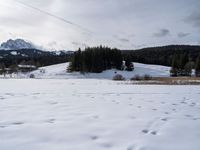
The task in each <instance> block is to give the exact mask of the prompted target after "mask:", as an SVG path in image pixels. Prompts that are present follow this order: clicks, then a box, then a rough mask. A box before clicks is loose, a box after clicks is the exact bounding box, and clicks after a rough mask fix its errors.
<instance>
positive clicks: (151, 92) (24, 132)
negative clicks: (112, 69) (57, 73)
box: [0, 79, 200, 150]
mask: <svg viewBox="0 0 200 150" xmlns="http://www.w3.org/2000/svg"><path fill="white" fill-rule="evenodd" d="M0 83H1V87H0V118H1V120H0V149H2V150H13V149H15V150H27V149H29V150H36V149H37V150H44V149H48V150H104V149H108V150H199V149H200V143H199V139H200V130H199V127H200V101H199V99H200V88H199V86H178V85H176V86H174V85H171V86H170V85H131V84H122V83H121V82H114V81H110V80H102V79H65V80H64V79H33V80H31V79H6V80H3V79H2V80H0Z"/></svg>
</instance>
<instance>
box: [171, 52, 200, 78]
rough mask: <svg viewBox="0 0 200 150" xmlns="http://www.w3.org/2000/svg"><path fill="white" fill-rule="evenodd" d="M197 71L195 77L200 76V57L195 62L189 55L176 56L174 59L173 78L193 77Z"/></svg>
mask: <svg viewBox="0 0 200 150" xmlns="http://www.w3.org/2000/svg"><path fill="white" fill-rule="evenodd" d="M193 69H195V75H196V76H197V77H199V76H200V55H199V56H198V57H197V58H196V60H195V61H193V59H192V58H191V57H190V56H188V55H187V54H181V55H177V54H174V56H173V59H172V67H171V70H170V74H171V76H175V77H176V76H191V75H192V70H193Z"/></svg>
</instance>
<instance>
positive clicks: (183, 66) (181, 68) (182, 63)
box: [178, 54, 188, 76]
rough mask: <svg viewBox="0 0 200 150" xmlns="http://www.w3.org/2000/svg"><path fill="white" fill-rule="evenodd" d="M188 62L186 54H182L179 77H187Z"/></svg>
mask: <svg viewBox="0 0 200 150" xmlns="http://www.w3.org/2000/svg"><path fill="white" fill-rule="evenodd" d="M187 62H188V56H187V55H186V54H182V55H180V57H179V66H178V75H181V76H185V75H187V73H186V71H185V65H186V64H187Z"/></svg>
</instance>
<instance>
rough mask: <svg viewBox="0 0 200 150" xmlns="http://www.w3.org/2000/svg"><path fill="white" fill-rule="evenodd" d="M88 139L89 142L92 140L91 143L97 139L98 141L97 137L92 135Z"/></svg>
mask: <svg viewBox="0 0 200 150" xmlns="http://www.w3.org/2000/svg"><path fill="white" fill-rule="evenodd" d="M90 139H91V140H93V141H95V140H98V139H99V137H98V136H96V135H92V136H91V137H90Z"/></svg>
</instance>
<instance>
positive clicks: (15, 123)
mask: <svg viewBox="0 0 200 150" xmlns="http://www.w3.org/2000/svg"><path fill="white" fill-rule="evenodd" d="M22 124H24V122H13V123H12V125H22Z"/></svg>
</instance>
